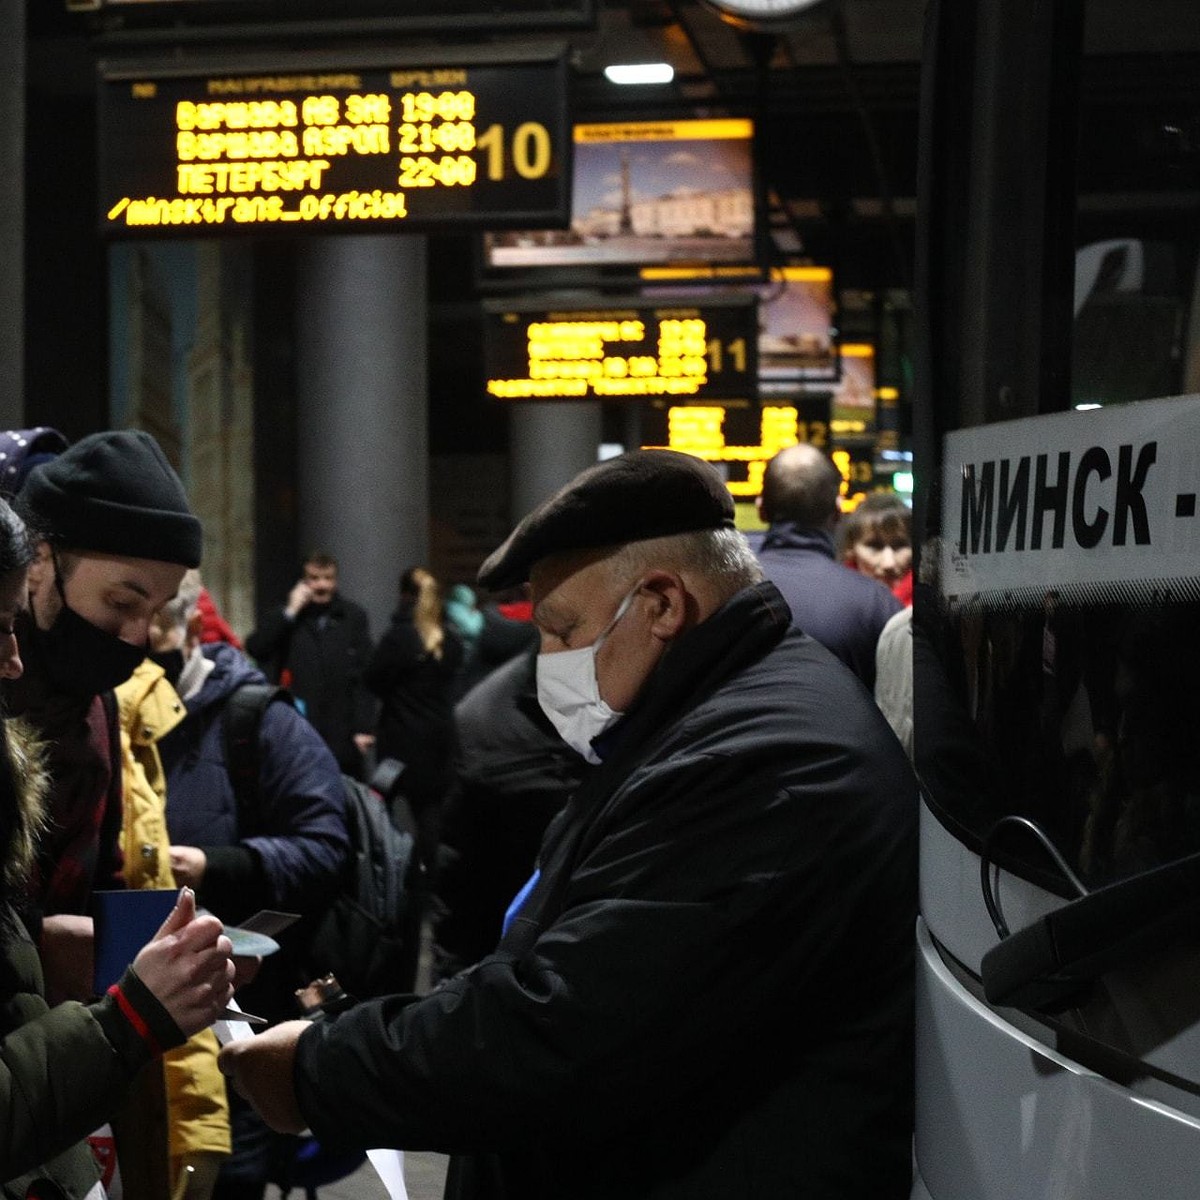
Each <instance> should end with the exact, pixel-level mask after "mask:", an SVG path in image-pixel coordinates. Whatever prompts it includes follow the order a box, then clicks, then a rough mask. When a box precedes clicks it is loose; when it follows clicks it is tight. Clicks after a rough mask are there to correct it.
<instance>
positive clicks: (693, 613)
mask: <svg viewBox="0 0 1200 1200" xmlns="http://www.w3.org/2000/svg"><path fill="white" fill-rule="evenodd" d="M639 594H640V595H641V596H642V597H644V598H645V599H644V601H643V602H644V603H648V604H649V606H650V615H651V625H650V632H651V633H652V634H653V635H654V636H655V637H656V638H658V639H659V640H660V641H663V642H670V641H674V640H675V638H677V637H679V635H680V634H681V633H683V632H684V631H685V630H687V629H688V628H690V627H691V626H692V625H694V624H695V623H696V621H697V620H698V619H699V608H698V605H697V603H696V600H695V597H693V596H692V595H691V594H690V593H689V592H688V589H687V585H686V584H685V583H684V581H683V578H682V577H681V576H679V575H676V574H675V572H674V571H651V572H649V573H648V574H647V575H646V577H645V578H644V579H643V580H642V583H641V588H640V589H639Z"/></svg>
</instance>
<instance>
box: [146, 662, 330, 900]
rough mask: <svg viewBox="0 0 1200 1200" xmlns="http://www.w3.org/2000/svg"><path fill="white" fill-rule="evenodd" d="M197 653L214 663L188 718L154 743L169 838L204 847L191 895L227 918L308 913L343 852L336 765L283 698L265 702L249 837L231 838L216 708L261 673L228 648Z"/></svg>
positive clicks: (233, 824)
mask: <svg viewBox="0 0 1200 1200" xmlns="http://www.w3.org/2000/svg"><path fill="white" fill-rule="evenodd" d="M203 653H204V655H205V657H207V658H209V659H211V660H212V661H213V662H214V663H215V664H216V665H215V667H214V668H213V670H212V672H211V674H210V675H209V676H208V678H207V679H206V680H205V681H204V686H203V687H202V688H201V689H200V691H199V693H198V694H197V695H196V696H194V697H192V699H190V700H188V701H187V710H188V715H187V716H186V717H185V718H184V720H183V721H182V722H181V723H180V725H179V726H177V727H176V728H175V729H174V730H172V731H171V733H169V734H168V735H167V736H166V737H165V738H164V739H163V740H162V741H161V742H160V743H159V750H160V752H161V754H162V759H163V767H164V769H165V771H166V775H167V829H168V832H169V833H170V835H171V841H172V843H173V844H175V845H184V846H199V847H200V848H201V849H203V850H204V851H205V853H206V854H207V856H208V866H207V869H206V871H205V877H204V882H203V884H202V885H201V887H200V889H199V899H200V901H201V903H202V904H205V905H206V906H207V907H209V908H211V909H212V911H213V912H215V913H216V914H217V915H218V916H219V917H221V918H222V920H224V921H225V922H226V923H236V922H238V921H240V920H242V919H244V918H245V917H247V916H249V915H250V914H251V913H253V912H255V911H256V910H257V909H258V908H262V907H270V908H276V909H283V910H286V911H290V912H299V913H309V912H316V911H318V910H319V909H321V908H323V907H324V905H325V903H326V901H327V900H328V899H329V897H330V896H331V895H332V894H333V893H334V892H335V891H336V890H337V884H338V873H339V871H340V870H341V868H342V866H343V864H344V863H345V861H346V858H347V854H348V851H349V838H348V837H347V834H346V818H345V805H344V802H343V799H342V780H341V774H340V772H339V770H338V765H337V762H336V761H335V760H334V757H333V755H332V754H331V753H330V751H329V748H328V747H327V746H326V745H325V743H324V741H323V740H322V739H321V736H320V735H319V734H318V733H317V731H316V730H315V729H314V728H313V727H312V726H311V725H310V724H309V723H308V722H307V721H306V720H305V719H304V718H303V717H302V716H301V715H300V714H299V713H298V712H297V711H296V710H295V709H294V708H292V707H291V705H289V704H283V703H273V704H271V705H270V706H269V707H268V708H267V710H266V712H265V713H264V715H263V720H262V726H261V727H260V730H259V764H260V771H259V781H260V796H261V804H262V811H261V813H260V814H259V820H258V821H257V822H256V824H257V829H256V832H255V836H252V837H246V838H244V839H241V838H239V836H238V824H237V816H238V814H237V803H236V799H235V796H234V792H233V785H232V783H231V782H230V779H229V772H228V770H227V768H226V763H225V738H224V732H223V728H222V722H221V713H222V710H223V709H224V707H225V701H226V699H227V698H228V697H229V695H230V694H231V693H232V692H233V691H235V690H236V689H237V688H239V687H240V686H241V685H242V684H245V683H260V684H261V683H265V682H266V680H265V679H264V677H263V675H262V673H261V672H260V671H258V670H257V669H256V668H255V667H254V666H253V665H252V664H251V663H250V662H249V661H248V660H247V659H246V658H245V657H243V656H242V655H241V654H240V653H239V652H238V651H237V650H235V649H234V648H233V647H232V646H227V645H224V644H215V645H211V646H205V647H204V649H203Z"/></svg>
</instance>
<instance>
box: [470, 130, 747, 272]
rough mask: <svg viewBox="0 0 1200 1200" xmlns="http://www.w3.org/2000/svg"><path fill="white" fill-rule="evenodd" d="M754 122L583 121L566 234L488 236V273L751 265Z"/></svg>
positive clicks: (523, 232) (576, 137)
mask: <svg viewBox="0 0 1200 1200" xmlns="http://www.w3.org/2000/svg"><path fill="white" fill-rule="evenodd" d="M753 139H754V123H753V122H752V121H749V120H746V119H742V118H718V119H712V120H680V121H623V122H614V123H609V124H586V125H576V126H575V130H574V142H575V158H574V168H573V184H572V199H571V223H570V228H569V229H563V230H556V231H553V232H544V231H530V230H519V231H516V232H511V233H496V234H489V235H488V236H487V238H486V240H485V258H486V266H487V267H489V268H501V269H508V268H528V267H535V268H538V267H606V266H617V265H634V266H636V265H640V264H651V263H746V262H751V261H753V259H754V156H753V152H752V151H753Z"/></svg>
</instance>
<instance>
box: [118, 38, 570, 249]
mask: <svg viewBox="0 0 1200 1200" xmlns="http://www.w3.org/2000/svg"><path fill="white" fill-rule="evenodd" d="M492 57H493V61H488V62H484V63H480V64H476V63H471V62H464V61H462V60H461V59H458V60H456V59H455V57H453V56H448V57H447V58H446V59H444V60H442V59H438V60H436V61H434V60H430V61H422V62H419V63H416V64H412V63H408V62H403V61H399V60H390V61H384V62H379V61H377V60H376V61H373V62H372V63H371V64H370V65H364V64H362V63H359V64H350V65H347V64H345V63H334V64H325V65H323V66H321V67H313V66H311V65H310V64H311V60H308V59H303V60H296V61H295V62H292V63H291V64H290V65H285V60H279V61H278V62H276V63H274V64H271V65H270V66H269V67H268V68H267V69H265V70H256V71H253V72H239V73H228V72H226V71H212V72H208V73H204V74H197V73H195V72H194V70H193V71H189V72H188V73H186V74H185V73H167V72H164V71H159V72H155V71H153V70H152V69H150V70H144V71H139V70H137V69H132V70H131V69H129V68H122V69H121V70H119V71H116V70H110V71H109V72H107V73H106V74H105V76H104V77H103V79H102V82H101V85H100V104H99V126H100V143H99V203H100V213H99V221H100V227H101V229H102V230H103V231H104V232H106V233H108V234H115V235H122V236H130V235H145V234H163V233H175V234H183V235H186V236H189V237H195V236H202V235H205V234H214V235H220V236H225V235H227V234H230V233H236V232H238V231H254V232H261V231H264V230H288V231H292V232H295V231H297V230H301V229H311V230H319V231H322V232H326V233H327V232H332V231H334V230H351V229H353V230H363V229H371V228H386V229H388V230H390V231H393V232H394V231H397V230H412V231H420V230H434V229H445V228H454V227H461V226H474V227H478V226H487V227H497V226H504V225H509V224H517V225H521V226H528V225H530V224H531V223H532V224H541V225H562V224H565V222H566V220H567V217H568V210H569V200H570V197H569V180H570V147H571V142H570V123H569V119H568V112H567V79H566V64H565V59H564V58H563V57H562V56H561V55H555V56H553V57H550V58H542V59H535V60H533V61H512V62H504V61H494V59H495V57H496V56H492ZM305 64H309V65H305Z"/></svg>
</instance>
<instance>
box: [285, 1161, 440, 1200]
mask: <svg viewBox="0 0 1200 1200" xmlns="http://www.w3.org/2000/svg"><path fill="white" fill-rule="evenodd" d="M448 1162H449V1159H447V1158H446V1156H445V1155H444V1154H433V1153H427V1152H422V1151H406V1152H405V1155H404V1184H405V1187H407V1189H408V1200H442V1190H443V1189H444V1187H445V1184H446V1165H447V1163H448ZM317 1196H318V1200H388V1194H387V1191H386V1189H385V1188H384V1186H383V1184H382V1183H380V1182H379V1176H378V1175H376V1174H375V1171H374V1170H373V1169H372V1167H371V1166H370V1164H369V1163H364V1164H363V1165H362V1166H361V1167H359V1168H358V1170H357V1171H355V1172H353V1174H350V1175H347V1176H346V1178H345V1179H339V1180H338V1181H337V1183H330V1184H326V1185H325V1187H323V1188H321V1189H319V1191H318V1192H317ZM266 1200H280V1195H279V1189H278V1188H274V1187H270V1188H268V1189H267V1194H266ZM291 1200H303V1194H302V1193H301V1192H299V1191H293V1192H292V1197H291Z"/></svg>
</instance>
